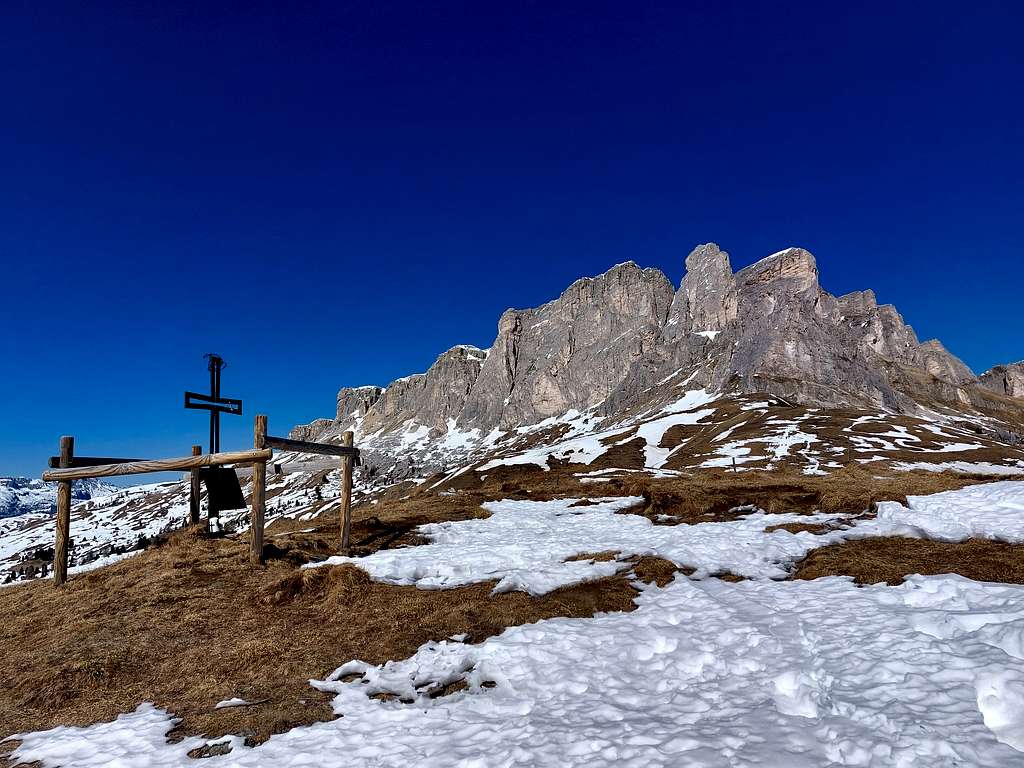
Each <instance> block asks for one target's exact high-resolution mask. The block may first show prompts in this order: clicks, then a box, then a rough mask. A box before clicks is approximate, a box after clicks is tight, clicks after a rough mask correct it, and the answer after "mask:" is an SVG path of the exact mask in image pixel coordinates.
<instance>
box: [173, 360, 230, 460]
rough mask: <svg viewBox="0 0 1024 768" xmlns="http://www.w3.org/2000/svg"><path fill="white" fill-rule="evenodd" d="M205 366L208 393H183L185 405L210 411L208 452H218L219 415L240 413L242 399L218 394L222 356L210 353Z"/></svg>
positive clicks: (222, 364) (222, 366)
mask: <svg viewBox="0 0 1024 768" xmlns="http://www.w3.org/2000/svg"><path fill="white" fill-rule="evenodd" d="M206 357H207V358H208V359H209V361H210V362H209V365H208V366H207V368H208V369H209V371H210V394H208V395H206V394H200V393H199V392H186V393H185V407H186V408H197V409H199V410H203V411H209V412H210V453H220V415H221V414H222V413H230V414H233V415H235V416H241V415H242V401H241V400H238V399H237V398H233V397H221V396H220V372H221V371H222V370H223V369H224V365H225V363H224V358H222V357H221V356H220V355H215V354H213V353H210V354H208V355H206Z"/></svg>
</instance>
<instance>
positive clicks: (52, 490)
mask: <svg viewBox="0 0 1024 768" xmlns="http://www.w3.org/2000/svg"><path fill="white" fill-rule="evenodd" d="M116 491H117V488H116V487H115V486H113V485H108V484H106V483H101V482H100V481H98V480H83V481H81V482H78V483H75V485H74V488H72V498H73V500H75V501H83V500H86V499H96V498H99V497H101V496H107V495H109V494H111V493H114V492H116ZM56 503H57V484H56V483H44V482H43V481H42V480H30V479H29V478H27V477H0V518H5V517H13V516H14V515H23V514H26V513H29V512H48V513H52V512H53V511H54V509H55V505H56Z"/></svg>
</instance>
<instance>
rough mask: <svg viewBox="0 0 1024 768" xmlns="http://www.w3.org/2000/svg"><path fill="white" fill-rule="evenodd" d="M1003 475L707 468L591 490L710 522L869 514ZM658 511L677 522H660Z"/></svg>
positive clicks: (678, 517)
mask: <svg viewBox="0 0 1024 768" xmlns="http://www.w3.org/2000/svg"><path fill="white" fill-rule="evenodd" d="M998 479H1000V478H996V477H989V476H978V475H963V474H957V473H951V472H937V473H936V472H908V473H901V474H893V475H885V476H877V475H875V474H874V473H873V472H872V471H870V470H868V469H866V468H864V467H862V466H860V465H848V466H846V467H844V468H843V469H841V470H838V471H836V472H834V473H833V474H831V475H829V476H827V477H825V476H808V475H802V474H799V473H796V472H726V471H719V472H703V473H699V474H694V475H690V476H682V477H677V478H671V479H658V480H647V479H643V478H625V479H617V480H612V481H611V482H609V483H607V484H602V485H600V486H592V487H591V493H604V494H608V495H631V496H642V497H643V499H644V504H643V505H641V506H637V507H634V508H633V509H631V510H627V512H629V513H633V514H641V515H643V516H644V517H647V518H649V519H651V520H652V522H655V523H659V524H668V525H673V524H679V523H687V524H694V523H706V522H721V521H723V520H731V519H735V518H736V517H738V516H740V515H744V514H747V513H749V512H750V511H751V510H752V509H753V508H758V509H763V510H765V511H766V512H769V513H773V514H774V513H781V512H800V513H811V512H816V511H822V512H846V513H849V514H861V513H866V512H868V511H869V510H871V509H872V507H873V505H874V504H876V503H877V502H879V501H898V502H900V503H906V500H907V496H914V495H926V494H931V493H939V492H940V491H948V490H955V489H958V488H963V487H965V486H968V485H975V484H978V483H985V482H992V481H994V480H998ZM659 515H670V516H673V517H674V518H675V519H674V520H659V519H658V516H659Z"/></svg>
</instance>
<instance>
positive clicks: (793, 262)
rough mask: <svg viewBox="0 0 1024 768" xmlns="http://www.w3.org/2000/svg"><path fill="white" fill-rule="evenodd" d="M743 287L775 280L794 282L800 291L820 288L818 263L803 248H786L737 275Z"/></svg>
mask: <svg viewBox="0 0 1024 768" xmlns="http://www.w3.org/2000/svg"><path fill="white" fill-rule="evenodd" d="M736 278H737V281H738V282H739V283H741V284H742V285H746V286H754V285H761V284H764V283H769V282H772V281H775V280H792V281H793V282H794V284H795V286H797V289H798V290H803V289H807V288H810V287H812V286H813V287H815V288H817V286H818V263H817V261H816V260H815V258H814V256H812V255H811V253H810V252H809V251H806V250H804V249H803V248H786V249H785V250H782V251H778V252H777V253H773V254H772V255H771V256H767V257H766V258H763V259H761V260H760V261H758V262H755V263H754V264H751V265H750V266H749V267H745V268H744V269H741V270H740V271H739V272H738V273H737V275H736Z"/></svg>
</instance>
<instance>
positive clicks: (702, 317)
mask: <svg viewBox="0 0 1024 768" xmlns="http://www.w3.org/2000/svg"><path fill="white" fill-rule="evenodd" d="M738 307H739V305H738V301H737V296H736V279H735V277H734V275H733V273H732V265H731V264H730V262H729V254H728V253H726V252H725V251H723V250H722V249H720V248H719V247H718V246H717V245H716V244H715V243H705V244H704V245H698V246H697V247H696V248H694V249H693V250H692V251H691V252H690V255H689V256H687V257H686V274H685V275H684V276H683V281H682V283H681V284H680V286H679V290H678V291H677V292H676V295H675V298H674V300H673V302H672V308H671V310H670V312H669V319H668V323H669V325H670V326H671V332H670V335H673V336H677V337H678V336H680V335H687V334H692V333H700V332H707V331H712V332H713V331H721V330H722V329H724V328H725V327H726V326H727V325H728V324H729V323H731V322H732V321H734V320H735V319H736V315H737V311H738Z"/></svg>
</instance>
